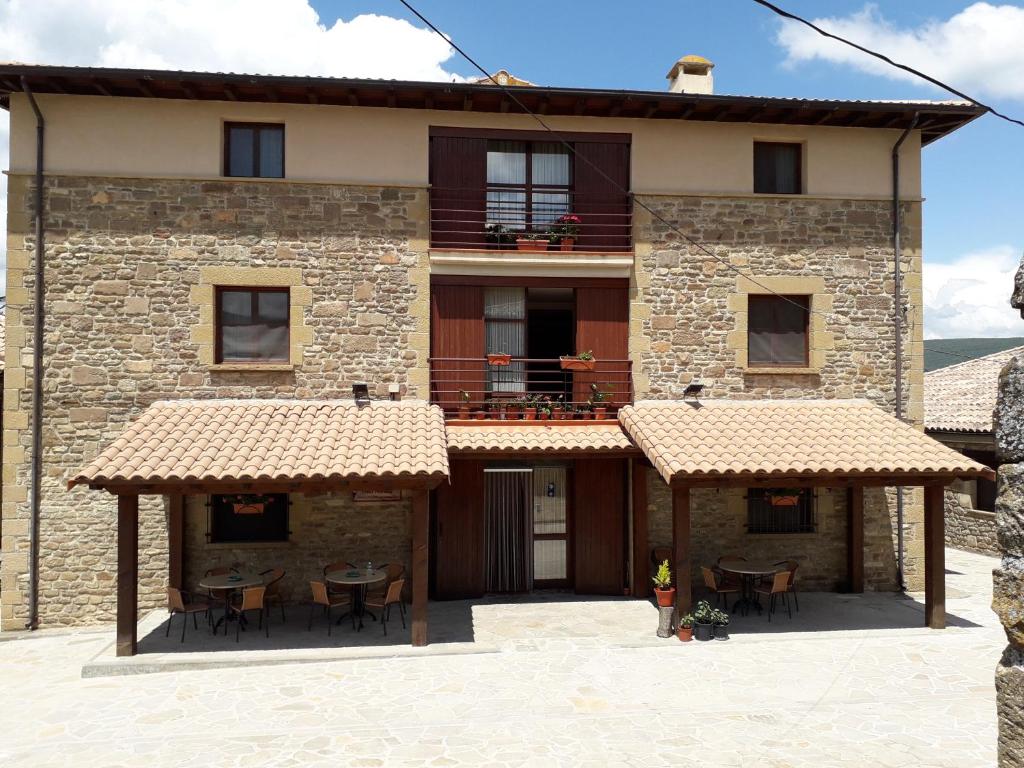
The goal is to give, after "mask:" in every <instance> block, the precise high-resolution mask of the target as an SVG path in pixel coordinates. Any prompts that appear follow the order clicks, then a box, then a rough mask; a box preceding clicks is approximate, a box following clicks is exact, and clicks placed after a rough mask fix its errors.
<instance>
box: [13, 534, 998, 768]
mask: <svg viewBox="0 0 1024 768" xmlns="http://www.w3.org/2000/svg"><path fill="white" fill-rule="evenodd" d="M947 557H948V561H947V566H948V571H949V572H948V574H947V584H948V588H949V594H950V599H949V600H948V601H947V608H948V611H949V613H950V614H951V624H952V625H953V626H951V628H950V629H947V630H946V631H941V632H940V631H932V630H926V629H924V628H923V627H922V626H921V624H922V623H923V613H922V607H921V605H920V603H919V602H915V601H913V600H909V599H906V598H902V597H899V596H895V595H868V596H865V597H857V596H836V595H806V596H804V595H802V596H801V608H802V610H801V612H800V613H799V614H794V619H793V620H792V621H790V620H789V619H788V618H787V617H786V616H785V614H782V615H781V616H777V617H776V619H775V620H774V621H773V622H772V623H771V625H769V624H768V622H767V621H766V619H765V618H764V617H756V616H753V615H752V616H749V617H746V618H743V617H738V618H737V619H735V621H734V626H733V635H734V636H733V639H732V640H730V641H729V642H727V643H717V642H716V643H696V642H694V643H689V644H685V645H684V644H682V643H679V642H678V641H677V640H675V639H669V640H659V639H657V638H655V637H653V632H654V628H655V626H656V620H655V618H654V615H655V612H654V609H653V608H652V607H650V606H648V605H646V604H644V603H642V602H639V601H617V600H606V601H602V600H594V601H589V600H588V601H577V600H565V599H559V598H550V599H542V600H533V601H516V602H513V603H505V602H498V601H483V602H481V603H477V604H432V605H431V626H432V631H433V632H434V633H435V636H436V637H438V638H439V639H446V640H448V643H437V644H435V645H432V646H430V648H429V649H428V650H429V655H428V656H423V655H420V654H417V653H415V652H413V649H409V648H408V647H407V646H404V642H407V638H408V635H407V634H405V635H401V634H400V632H401V630H400V623H399V622H397V621H396V622H395V624H394V627H395V628H397V630H398V631H396V632H395V635H394V640H395V642H396V645H394V646H390V647H386V648H385V649H384V651H383V652H384V653H386V654H387V655H384V656H378V657H376V658H355V657H354V656H360V655H362V656H366V655H367V649H366V648H365V647H362V646H365V645H366V644H368V643H369V641H370V637H371V635H373V639H376V640H379V639H380V635H379V634H378V632H379V628H378V627H377V626H376V625H369V626H368V627H367V629H366V630H364V631H363V632H362V633H359V636H358V637H357V638H355V639H353V638H354V636H353V633H351V630H347V633H348V638H347V640H346V639H345V634H344V633H342V632H339V633H338V635H336V637H338V636H340V638H339V640H338V642H337V644H335V643H331V644H326V643H325V642H322V641H321V642H312V641H308V642H309V645H308V647H306V648H305V649H304V650H303V651H302V652H303V653H306V654H307V655H311V656H312V657H315V656H316V655H317V654H328V656H327V657H326V658H327V659H336V660H326V659H318V658H308V659H303V660H306V661H309V662H314V663H301V664H300V663H277V664H274V665H269V666H268V665H261V664H256V665H250V666H247V667H237V666H231V665H222V666H223V667H224V668H216V669H203V670H187V671H174V672H164V673H162V674H148V675H132V676H118V677H99V678H88V679H83V677H82V674H83V667H88V665H90V664H96V663H98V662H103V661H104V659H105V658H106V655H107V654H108V652H109V651H108V649H109V647H110V644H111V639H112V638H111V629H110V628H103V629H102V630H96V631H67V632H62V631H43V632H39V633H36V634H35V635H33V636H31V637H27V636H21V637H16V638H14V639H8V640H0V680H2V681H3V692H4V698H5V703H6V706H5V707H4V715H3V717H2V719H0V765H3V766H5V768H6V767H8V766H41V765H46V766H61V765H69V766H70V765H75V766H139V765H144V766H146V768H157V766H164V765H167V766H200V765H202V766H207V765H274V766H300V765H301V766H320V765H324V766H327V765H331V766H378V765H379V766H385V765H386V766H393V765H394V766H412V765H438V766H441V765H451V766H456V765H509V766H511V765H537V766H545V765H572V766H607V765H614V766H634V765H635V766H650V765H667V764H673V765H683V764H691V763H693V764H696V763H701V764H713V765H716V766H772V767H778V768H781V767H782V766H833V765H858V766H860V765H872V766H890V765H891V766H990V765H994V763H995V730H996V723H995V712H994V698H995V697H994V690H993V684H992V669H993V666H994V664H995V661H996V659H997V658H998V654H999V651H1000V649H1001V648H1002V646H1003V644H1004V643H1005V640H1004V638H1003V634H1002V632H1001V630H1000V629H999V627H998V623H997V622H996V620H995V617H994V615H993V614H992V613H991V611H990V609H989V601H990V584H991V569H992V567H993V566H994V565H995V563H996V560H995V559H994V558H989V557H985V556H981V555H973V554H967V553H963V552H958V551H956V550H948V551H947ZM446 614H449V615H450V617H451V618H452V620H453V621H455V620H460V621H461V622H462V623H461V624H458V625H457V626H453V627H449V628H448V629H447V630H446V631H447V632H448V636H447V637H445V636H444V631H443V630H442V626H443V620H444V618H445V616H446ZM460 616H461V619H459V617H460ZM147 621H150V622H152V625H151V626H149V627H148V630H147V631H148V632H149V634H148V635H147V637H146V639H144V640H143V645H144V649H145V650H148V651H149V653H148V654H143V656H140V657H139V658H144V657H145V656H150V657H152V658H157V657H171V658H175V659H181V658H184V657H192V658H198V657H204V656H205V657H210V656H213V657H220V658H221V659H222V660H223V659H228V658H229V657H232V656H235V655H236V654H238V653H239V651H238V650H237V646H235V642H234V637H233V636H230V637H228V638H224V637H222V636H221V637H218V638H209V637H208V636H190V640H194V639H197V638H199V637H202V645H201V646H200V645H196V646H195V647H194V648H191V649H190V650H189V651H187V652H185V653H184V654H182V652H181V648H180V646H179V648H177V649H174V648H173V647H172V646H173V645H175V644H172V643H168V642H167V641H164V639H163V627H162V626H161V625H160V621H161V617H159V616H157V617H153V618H150V619H148V620H147ZM855 627H867V628H855ZM320 628H321V629H322V626H321V627H320ZM294 634H295V636H296V637H298V636H299V634H305V631H304V627H303V628H302V630H301V633H300V632H299V630H298V629H295V630H294ZM314 634H315V635H316V634H319V632H317V628H315V629H314ZM363 637H365V638H367V640H366V641H365V643H364V640H363ZM172 639H173V632H172ZM272 639H276V640H277V641H278V642H279V644H280V645H282V646H283V645H286V642H285V641H286V639H287V633H286V632H274V631H273V629H272ZM325 639H326V638H325V637H324V638H322V639H321V640H325ZM259 640H264V638H263V635H262V634H260V635H256V634H255V633H253V634H252V635H246V636H243V643H242V646H243V647H247V648H248V653H249V656H248V658H249V660H250V661H253V660H254V659H255V658H258V657H259V656H260V655H264V656H271V657H273V656H274V655H275V654H281V653H285V654H287V653H291V654H296V653H298V652H297V651H296V650H282V649H280V648H262V649H259V650H257V647H258V641H259ZM211 641H212V642H213V643H216V645H210V643H211ZM400 641H401V642H402V643H403V645H398V644H397V643H398V642H400ZM147 644H148V648H147V647H145V646H147ZM188 645H189V643H188V642H186V646H188ZM229 646H230V648H229ZM330 654H342V655H341V656H337V655H330ZM344 654H350V655H351V656H353V657H349V658H346V657H345V656H344ZM273 660H274V661H282V660H287V659H277V658H274V659H273Z"/></svg>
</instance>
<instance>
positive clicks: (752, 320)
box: [747, 294, 810, 367]
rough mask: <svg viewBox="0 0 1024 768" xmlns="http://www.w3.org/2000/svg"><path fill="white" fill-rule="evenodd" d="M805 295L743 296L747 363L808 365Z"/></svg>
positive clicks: (807, 320)
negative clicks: (745, 306) (745, 311)
mask: <svg viewBox="0 0 1024 768" xmlns="http://www.w3.org/2000/svg"><path fill="white" fill-rule="evenodd" d="M809 322H810V297H809V296H776V295H774V294H772V295H768V296H748V297H747V365H749V366H795V367H806V366H807V365H808V352H809V348H808V336H809Z"/></svg>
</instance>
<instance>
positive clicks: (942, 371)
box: [924, 347, 1024, 432]
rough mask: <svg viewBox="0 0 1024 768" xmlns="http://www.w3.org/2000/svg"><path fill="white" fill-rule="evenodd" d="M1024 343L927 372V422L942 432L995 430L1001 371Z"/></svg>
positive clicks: (928, 426) (1022, 350) (1022, 353)
mask: <svg viewBox="0 0 1024 768" xmlns="http://www.w3.org/2000/svg"><path fill="white" fill-rule="evenodd" d="M1014 357H1024V347H1013V348H1012V349H1005V350H1003V351H1002V352H996V353H995V354H992V355H985V356H984V357H979V358H976V359H974V360H968V361H966V362H963V363H957V364H956V365H950V366H947V367H945V368H938V369H936V370H934V371H929V372H928V373H926V374H925V375H924V426H925V429H933V430H937V431H942V432H991V431H992V411H993V410H994V409H995V407H996V391H997V389H998V386H999V371H1001V370H1002V369H1003V366H1004V365H1006V364H1007V363H1008V362H1010V360H1011V359H1012V358H1014Z"/></svg>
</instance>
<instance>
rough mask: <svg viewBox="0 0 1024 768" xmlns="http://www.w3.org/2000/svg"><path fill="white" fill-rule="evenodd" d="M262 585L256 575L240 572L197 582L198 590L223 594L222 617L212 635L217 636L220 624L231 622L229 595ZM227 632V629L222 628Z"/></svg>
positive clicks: (260, 577)
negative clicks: (213, 590) (212, 590)
mask: <svg viewBox="0 0 1024 768" xmlns="http://www.w3.org/2000/svg"><path fill="white" fill-rule="evenodd" d="M262 584H263V577H262V576H260V575H259V574H258V573H250V572H248V571H242V572H241V573H222V574H220V575H218V576H203V578H201V579H200V580H199V588H200V589H218V590H220V591H222V592H223V593H224V615H223V616H221V617H220V618H219V619H217V623H216V624H215V625H214V626H213V633H214V634H217V630H218V629H220V625H221V624H227V622H229V621H231V595H233V594H234V593H235V591H236V590H239V589H245V588H246V587H259V586H262ZM224 631H225V632H227V627H225V628H224Z"/></svg>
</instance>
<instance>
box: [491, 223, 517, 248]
mask: <svg viewBox="0 0 1024 768" xmlns="http://www.w3.org/2000/svg"><path fill="white" fill-rule="evenodd" d="M484 239H485V240H486V241H487V245H488V247H490V248H500V249H505V248H509V247H511V245H512V243H514V242H515V241H516V234H515V232H513V231H512V230H510V229H509V228H508V227H506V226H505V225H504V224H488V225H487V228H486V230H485V232H484Z"/></svg>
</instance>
